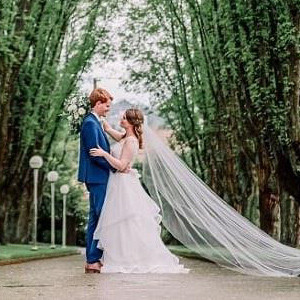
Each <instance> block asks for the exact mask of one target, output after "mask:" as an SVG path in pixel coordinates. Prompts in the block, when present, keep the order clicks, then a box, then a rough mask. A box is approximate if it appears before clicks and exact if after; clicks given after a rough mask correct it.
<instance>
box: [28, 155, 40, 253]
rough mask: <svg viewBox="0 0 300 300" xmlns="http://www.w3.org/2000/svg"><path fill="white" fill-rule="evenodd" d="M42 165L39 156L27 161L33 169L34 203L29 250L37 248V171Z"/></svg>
mask: <svg viewBox="0 0 300 300" xmlns="http://www.w3.org/2000/svg"><path fill="white" fill-rule="evenodd" d="M42 165H43V159H42V158H41V157H40V156H39V155H34V156H32V157H31V158H30V160H29V166H30V168H32V169H33V202H34V219H33V229H32V236H33V246H32V248H31V250H38V246H37V218H38V204H37V201H38V199H37V198H38V188H37V184H38V174H39V169H40V168H41V167H42Z"/></svg>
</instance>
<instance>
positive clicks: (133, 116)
mask: <svg viewBox="0 0 300 300" xmlns="http://www.w3.org/2000/svg"><path fill="white" fill-rule="evenodd" d="M125 117H126V120H127V121H128V123H129V124H131V125H132V126H133V131H134V134H135V136H136V137H137V139H138V141H139V148H140V149H142V148H143V128H142V125H143V123H144V115H143V113H142V111H141V110H139V109H137V108H130V109H127V110H126V111H125Z"/></svg>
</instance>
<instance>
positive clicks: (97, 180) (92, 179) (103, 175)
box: [78, 113, 114, 264]
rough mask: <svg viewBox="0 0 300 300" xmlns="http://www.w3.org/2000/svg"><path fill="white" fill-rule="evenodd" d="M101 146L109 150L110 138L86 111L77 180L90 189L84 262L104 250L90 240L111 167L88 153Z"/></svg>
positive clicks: (97, 258)
mask: <svg viewBox="0 0 300 300" xmlns="http://www.w3.org/2000/svg"><path fill="white" fill-rule="evenodd" d="M98 146H100V147H101V148H102V149H103V150H105V151H107V152H110V146H109V141H108V139H107V136H106V134H105V133H104V132H103V129H102V127H101V124H100V122H99V121H98V119H97V117H96V116H95V115H93V114H92V113H90V114H88V115H87V116H86V117H85V118H84V120H83V122H82V125H81V132H80V154H79V171H78V181H80V182H84V183H85V184H86V187H87V189H88V191H89V192H90V211H89V221H88V228H87V233H86V259H87V263H90V264H92V263H95V262H97V261H99V260H100V258H101V257H102V254H103V251H102V250H100V249H98V248H97V243H98V241H97V240H93V235H94V231H95V229H96V227H97V223H98V220H99V217H100V213H101V209H102V206H103V203H104V200H105V194H106V188H107V182H108V178H109V170H110V169H112V170H114V169H113V168H112V167H111V166H110V164H109V163H108V162H107V160H106V159H105V158H103V157H93V156H90V154H89V150H90V149H91V148H97V147H98Z"/></svg>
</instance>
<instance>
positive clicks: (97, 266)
mask: <svg viewBox="0 0 300 300" xmlns="http://www.w3.org/2000/svg"><path fill="white" fill-rule="evenodd" d="M101 267H102V264H101V263H100V262H96V263H93V264H86V265H85V273H86V274H93V273H100V272H101Z"/></svg>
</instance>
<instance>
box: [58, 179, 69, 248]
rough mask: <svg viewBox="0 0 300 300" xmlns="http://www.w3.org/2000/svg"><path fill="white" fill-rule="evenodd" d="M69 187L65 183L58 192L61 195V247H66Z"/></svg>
mask: <svg viewBox="0 0 300 300" xmlns="http://www.w3.org/2000/svg"><path fill="white" fill-rule="evenodd" d="M69 191H70V189H69V186H68V185H67V184H64V185H62V186H61V187H60V192H61V194H62V195H63V224H62V248H66V235H67V194H68V193H69Z"/></svg>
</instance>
